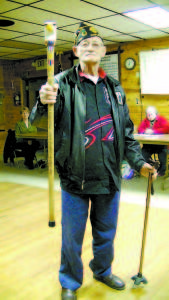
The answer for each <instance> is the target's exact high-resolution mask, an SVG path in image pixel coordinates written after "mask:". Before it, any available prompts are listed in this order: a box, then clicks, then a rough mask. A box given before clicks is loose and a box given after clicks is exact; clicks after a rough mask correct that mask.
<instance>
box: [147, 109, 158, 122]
mask: <svg viewBox="0 0 169 300" xmlns="http://www.w3.org/2000/svg"><path fill="white" fill-rule="evenodd" d="M156 115H157V114H156V112H155V111H154V110H148V111H147V119H148V120H149V121H154V120H155V119H156Z"/></svg>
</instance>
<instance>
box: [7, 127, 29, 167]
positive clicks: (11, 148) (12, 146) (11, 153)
mask: <svg viewBox="0 0 169 300" xmlns="http://www.w3.org/2000/svg"><path fill="white" fill-rule="evenodd" d="M16 146H17V143H16V137H15V130H12V129H9V130H8V135H7V137H6V141H5V145H4V150H3V161H4V163H5V164H6V163H8V161H10V163H11V164H14V159H15V158H17V157H24V154H23V150H22V149H19V148H17V147H16Z"/></svg>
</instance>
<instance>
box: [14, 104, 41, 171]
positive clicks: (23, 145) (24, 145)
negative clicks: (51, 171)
mask: <svg viewBox="0 0 169 300" xmlns="http://www.w3.org/2000/svg"><path fill="white" fill-rule="evenodd" d="M20 114H21V116H22V118H21V120H20V121H18V122H17V123H16V125H15V134H16V135H17V134H21V133H23V134H24V133H28V132H37V128H36V127H35V126H32V125H31V123H30V121H29V109H28V107H23V108H22V109H21V111H20ZM16 147H18V148H19V149H22V150H23V153H24V156H25V165H26V166H27V167H28V168H29V169H33V168H34V165H33V159H34V157H35V153H36V151H37V149H38V147H39V142H38V141H36V140H27V139H17V143H16Z"/></svg>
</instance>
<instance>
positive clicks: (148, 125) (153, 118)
mask: <svg viewBox="0 0 169 300" xmlns="http://www.w3.org/2000/svg"><path fill="white" fill-rule="evenodd" d="M138 133H144V134H165V133H169V122H168V121H167V119H165V118H164V117H162V116H160V115H159V114H158V112H157V110H156V108H155V107H154V106H148V107H147V109H146V118H145V119H144V120H143V121H142V122H141V124H140V126H139V127H138ZM155 153H157V154H158V158H159V162H160V167H159V169H158V176H164V175H165V171H166V156H167V146H163V145H153V144H144V145H143V148H142V154H143V156H144V158H145V160H146V161H147V162H149V161H150V160H151V155H152V154H155Z"/></svg>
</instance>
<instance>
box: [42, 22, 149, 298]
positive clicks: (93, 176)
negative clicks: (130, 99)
mask: <svg viewBox="0 0 169 300" xmlns="http://www.w3.org/2000/svg"><path fill="white" fill-rule="evenodd" d="M73 52H74V54H75V55H76V56H77V57H78V58H79V65H78V66H75V67H73V68H72V69H70V70H66V71H64V72H63V73H61V74H58V75H56V77H55V82H56V84H55V85H54V86H53V87H51V86H49V85H48V84H46V85H44V86H42V87H41V90H40V98H41V102H42V104H49V103H55V105H54V110H55V162H56V168H57V171H58V174H59V177H60V182H61V189H62V192H61V194H62V249H61V266H60V271H59V280H60V283H61V286H62V293H61V298H62V300H68V299H72V300H75V299H77V292H76V291H77V289H78V288H79V287H80V286H81V285H82V281H83V264H82V260H81V251H82V242H83V237H84V232H85V227H86V222H87V218H88V209H89V201H91V210H90V221H91V226H92V234H93V243H92V246H93V259H91V261H90V264H89V266H90V269H91V271H92V272H93V277H94V278H95V279H96V280H98V281H101V282H102V283H104V284H105V285H107V286H109V287H110V288H112V289H117V290H123V289H124V288H125V283H124V282H123V280H122V279H120V278H119V277H117V276H115V275H113V274H112V267H111V265H112V261H113V257H114V238H115V234H116V228H117V219H118V208H119V199H120V189H121V172H120V170H121V163H122V160H123V158H124V157H125V158H126V160H128V162H129V163H130V165H131V167H132V168H135V169H136V170H137V171H138V172H140V173H141V174H142V175H143V176H146V177H147V176H148V174H149V172H151V173H155V171H154V169H153V168H152V167H151V166H150V165H149V164H147V163H146V162H145V160H144V158H143V156H142V154H141V149H140V146H139V144H138V142H137V141H135V140H134V137H133V123H132V121H131V120H130V117H129V112H128V108H127V105H126V98H125V94H124V92H123V89H122V88H121V86H120V84H119V82H118V81H117V80H115V79H114V78H113V77H111V76H107V74H106V73H105V72H104V70H102V69H101V68H99V64H100V61H101V59H102V57H104V56H105V53H106V48H105V46H104V44H103V40H102V38H101V37H100V35H99V33H98V32H97V30H96V29H95V28H93V27H91V26H90V25H87V24H84V23H81V24H80V27H79V28H78V30H77V32H76V38H75V45H74V47H73Z"/></svg>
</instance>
